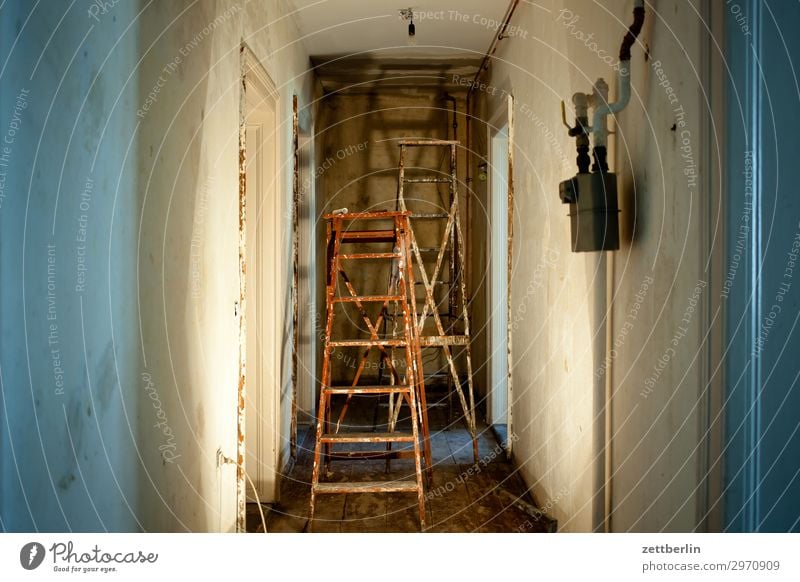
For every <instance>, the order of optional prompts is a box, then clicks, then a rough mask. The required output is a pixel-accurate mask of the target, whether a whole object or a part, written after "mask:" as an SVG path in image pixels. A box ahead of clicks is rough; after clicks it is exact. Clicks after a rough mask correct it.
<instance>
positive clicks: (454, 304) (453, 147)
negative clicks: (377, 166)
mask: <svg viewBox="0 0 800 582" xmlns="http://www.w3.org/2000/svg"><path fill="white" fill-rule="evenodd" d="M458 145H459V142H458V141H457V140H440V139H417V140H400V142H399V146H400V164H399V174H398V182H397V200H396V208H397V209H398V210H401V211H404V210H408V209H407V207H406V199H405V189H406V186H407V185H411V184H416V185H438V184H446V185H447V186H448V190H449V192H448V193H449V209H448V211H447V212H439V213H435V212H434V213H419V212H414V213H412V214H411V215H410V216H409V218H410V219H415V220H439V221H446V224H445V227H444V233H443V235H442V241H441V244H440V245H439V247H433V248H421V247H420V246H419V245H418V244H417V239H416V237H415V236H414V229H413V227H412V226H411V225H410V224H409V230H410V236H411V249H412V251H413V258H414V259H415V260H416V263H417V267H418V269H419V272H420V276H421V279H422V285H423V286H424V288H425V297H424V299H423V300H422V313H421V314H420V315H419V317H418V318H417V317H416V315H415V322H416V328H417V334H418V335H419V336H420V344H421V346H422V347H423V348H440V349H441V350H442V351H443V352H444V355H445V358H446V359H447V364H448V367H449V372H450V376H451V377H450V378H449V380H448V391H447V393H448V402H449V401H450V399H451V397H452V390H451V385H452V386H454V387H455V390H456V393H457V394H458V398H459V401H460V403H461V409H462V410H463V412H464V420H465V421H466V424H467V429H468V430H469V433H470V436H471V437H472V453H473V457H474V460H475V462H476V463H477V462H478V460H479V458H478V434H477V433H478V431H477V425H476V419H475V396H474V391H473V383H472V352H471V347H470V329H469V314H468V311H467V294H466V283H465V281H464V275H463V274H464V272H465V271H464V251H463V242H464V235H463V232H462V230H461V220H460V218H459V209H458V177H457V173H456V165H457V152H458ZM420 147H440V148H441V147H444V148H447V153H449V158H450V159H449V162H450V163H449V172H448V173H447V174H444V173H443V172H439V173H436V172H434V171H433V170H428V175H425V176H414V177H406V156H407V153H408V149H409V148H420ZM447 250H449V252H450V256H449V258H448V261H447V262H448V267H449V269H448V270H449V280H448V281H443V280H442V279H443V277H442V269H443V263H444V257H445V251H447ZM434 252H435V253H436V255H435V256H436V260H435V261H433V262H432V261H431V260H430V259H428V260H426V259H425V258H423V257H431V256H433V253H434ZM431 263H432V265H431ZM430 266H432V267H433V270H432V272H431V276H430V277H429V276H428V269H429V268H430ZM412 272H413V269H412ZM440 285H448V286H449V289H448V305H449V306H448V309H447V312H446V313H444V314H441V313H439V306H438V305H437V302H436V301H435V299H434V288H435V287H437V286H440ZM459 293H460V295H461V309H460V310H459V308H458V294H459ZM414 297H415V298H416V295H415V296H414ZM429 313H430V315H431V316H432V318H433V322H434V325H435V332H434V333H432V334H426V333H425V332H424V326H425V320H426V318H427V317H428V314H429ZM443 315H444V316H446V317H447V320H448V321H447V323H448V325H447V328H446V329H445V326H444V325H443V324H442V316H443ZM456 325H460V326H461V330H459V332H460V333H456V329H455V328H456ZM455 346H460V347H463V348H464V353H465V359H466V368H467V370H466V383H467V395H466V396H465V395H464V390H463V388H462V385H461V380H460V379H459V374H458V371H457V369H456V365H455V361H454V357H453V350H452V349H451V347H455ZM420 373H421V374H424V370H422V369H421V370H420ZM449 409H450V407H449V406H448V410H449Z"/></svg>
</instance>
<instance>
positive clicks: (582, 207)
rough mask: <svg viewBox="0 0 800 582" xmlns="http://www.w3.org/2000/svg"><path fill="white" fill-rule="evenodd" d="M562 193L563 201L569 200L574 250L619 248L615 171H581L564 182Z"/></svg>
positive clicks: (566, 202)
mask: <svg viewBox="0 0 800 582" xmlns="http://www.w3.org/2000/svg"><path fill="white" fill-rule="evenodd" d="M559 197H560V198H561V202H563V203H564V204H569V217H570V228H571V230H572V250H573V252H576V253H585V252H593V251H616V250H619V205H618V204H617V176H616V175H615V174H612V173H610V172H592V173H585V174H577V175H576V176H575V177H573V178H570V179H569V180H564V181H563V182H561V184H560V185H559Z"/></svg>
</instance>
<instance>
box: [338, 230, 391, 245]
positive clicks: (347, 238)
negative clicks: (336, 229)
mask: <svg viewBox="0 0 800 582" xmlns="http://www.w3.org/2000/svg"><path fill="white" fill-rule="evenodd" d="M394 241H395V232H394V230H346V231H344V232H342V242H343V243H368V242H372V243H384V242H394Z"/></svg>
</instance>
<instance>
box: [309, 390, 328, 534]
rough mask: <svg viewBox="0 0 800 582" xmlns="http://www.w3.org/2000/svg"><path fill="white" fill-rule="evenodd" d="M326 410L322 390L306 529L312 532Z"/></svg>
mask: <svg viewBox="0 0 800 582" xmlns="http://www.w3.org/2000/svg"><path fill="white" fill-rule="evenodd" d="M326 408H327V396H326V394H325V391H324V390H322V391H321V392H320V395H319V410H318V411H317V437H316V445H315V446H314V464H313V466H312V469H311V503H310V506H309V512H308V529H309V531H312V527H313V524H314V507H315V502H316V487H317V484H318V483H319V470H320V460H321V459H320V456H321V453H322V424H323V422H324V418H323V416H324V414H325V412H324V411H325V409H326Z"/></svg>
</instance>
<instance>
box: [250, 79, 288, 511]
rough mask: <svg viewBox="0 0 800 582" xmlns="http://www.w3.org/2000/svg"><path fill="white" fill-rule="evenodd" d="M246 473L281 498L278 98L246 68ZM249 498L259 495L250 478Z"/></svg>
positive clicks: (265, 492) (266, 495) (263, 495)
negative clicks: (278, 489)
mask: <svg viewBox="0 0 800 582" xmlns="http://www.w3.org/2000/svg"><path fill="white" fill-rule="evenodd" d="M245 78H246V85H245V86H246V88H245V91H246V114H245V123H246V131H245V136H246V141H245V144H246V145H245V163H246V182H245V184H246V192H245V214H246V216H245V249H246V251H245V261H246V268H247V271H246V287H245V313H244V315H245V350H246V353H245V362H246V367H245V394H246V397H245V471H246V473H247V475H248V476H249V477H250V479H251V480H252V481H253V483H254V484H255V489H256V491H257V493H258V499H259V500H260V501H262V502H272V501H277V495H278V491H277V486H278V474H279V470H280V466H279V463H280V455H279V452H280V446H279V441H280V414H279V412H280V408H279V403H280V386H281V368H280V356H279V354H280V346H281V345H282V341H281V340H282V337H281V329H282V324H283V320H282V311H281V309H280V307H281V300H280V298H281V297H282V295H281V294H280V290H281V284H282V282H283V277H282V270H281V269H282V266H281V260H280V249H281V242H282V240H281V233H282V229H283V225H282V224H281V221H280V218H279V217H280V214H281V209H280V202H279V195H278V192H279V190H278V186H279V181H278V174H277V163H276V158H277V135H278V134H277V131H276V130H277V102H276V99H275V98H274V89H273V88H272V87H271V86H270V85H271V83H270V82H269V81H268V78H267V77H266V74H265V73H263V71H262V72H260V73H259V71H255V70H253V69H252V68H251V69H249V70H248V71H247V72H246V74H245ZM246 489H247V501H256V498H255V495H254V491H253V488H252V486H251V485H250V483H249V482H248V483H247V485H246Z"/></svg>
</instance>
